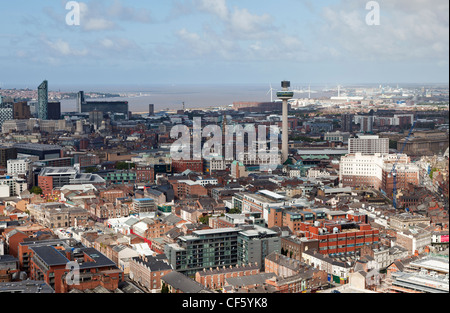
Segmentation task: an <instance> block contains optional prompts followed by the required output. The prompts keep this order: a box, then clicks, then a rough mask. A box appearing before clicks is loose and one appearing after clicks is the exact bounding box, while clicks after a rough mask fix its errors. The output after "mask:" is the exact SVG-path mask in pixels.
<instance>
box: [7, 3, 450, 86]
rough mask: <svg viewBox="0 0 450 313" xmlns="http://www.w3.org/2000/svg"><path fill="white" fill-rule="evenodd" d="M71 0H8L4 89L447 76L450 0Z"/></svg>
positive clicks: (434, 79)
mask: <svg viewBox="0 0 450 313" xmlns="http://www.w3.org/2000/svg"><path fill="white" fill-rule="evenodd" d="M68 2H69V1H65V0H39V1H36V0H15V1H3V3H2V11H1V12H2V19H0V65H1V68H0V88H6V87H16V86H17V87H22V86H24V85H26V86H28V85H30V86H31V87H33V88H34V87H35V86H38V85H39V84H40V82H41V81H42V80H44V79H47V80H49V82H51V85H53V86H72V85H84V86H88V85H129V86H132V85H134V86H145V85H150V84H266V83H267V84H269V83H275V82H279V81H281V80H290V81H294V82H298V83H304V84H352V83H353V84H357V83H375V84H378V83H448V76H449V71H448V68H449V1H448V0H379V1H375V4H377V5H378V7H376V6H373V5H370V4H371V3H372V2H374V1H366V0H364V1H362V0H277V1H275V0H239V1H238V0H164V1H161V0H158V1H156V0H133V1H125V0H84V1H77V2H76V3H77V4H78V5H79V8H80V16H79V17H80V18H79V21H80V23H79V25H68V23H67V21H66V19H67V15H68V14H71V13H72V12H75V11H72V10H71V9H72V7H69V8H68V9H66V5H67V4H68ZM377 8H378V9H379V10H378V11H377ZM377 12H379V15H377ZM378 16H379V23H375V24H374V25H373V23H368V18H369V21H376V17H378ZM70 17H71V18H72V15H70ZM371 24H372V25H371Z"/></svg>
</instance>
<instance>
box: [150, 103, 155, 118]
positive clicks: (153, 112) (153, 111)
mask: <svg viewBox="0 0 450 313" xmlns="http://www.w3.org/2000/svg"><path fill="white" fill-rule="evenodd" d="M148 115H150V116H153V115H155V105H154V104H149V105H148Z"/></svg>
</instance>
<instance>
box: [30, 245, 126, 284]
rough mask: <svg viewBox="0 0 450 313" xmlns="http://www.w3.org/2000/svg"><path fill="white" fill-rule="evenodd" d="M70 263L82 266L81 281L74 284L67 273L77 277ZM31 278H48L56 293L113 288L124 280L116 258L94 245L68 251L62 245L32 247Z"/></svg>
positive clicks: (46, 279)
mask: <svg viewBox="0 0 450 313" xmlns="http://www.w3.org/2000/svg"><path fill="white" fill-rule="evenodd" d="M70 262H72V263H71V264H74V266H76V267H78V269H79V276H78V279H79V280H78V281H76V280H75V281H74V283H73V284H70V280H68V279H66V278H67V275H71V276H69V278H71V277H72V276H73V274H72V273H71V271H70V267H69V266H67V265H68V264H69V263H70ZM75 264H76V265H75ZM75 271H76V269H75ZM74 273H77V272H74ZM30 278H31V279H33V280H43V281H45V282H46V283H48V284H49V285H50V287H52V288H53V289H54V290H55V292H56V293H67V292H69V291H70V290H72V289H77V290H87V289H94V288H96V287H98V286H102V287H104V288H106V289H108V290H110V291H113V290H115V289H117V288H118V285H119V283H120V282H121V281H123V272H122V271H121V270H119V269H118V268H117V266H116V264H114V262H113V261H111V260H110V259H108V258H107V257H105V256H104V255H102V254H101V253H100V252H99V251H97V250H96V249H93V248H79V249H75V250H73V251H71V250H69V251H68V250H65V249H64V248H63V247H61V246H39V247H32V248H31V258H30ZM74 278H75V277H74Z"/></svg>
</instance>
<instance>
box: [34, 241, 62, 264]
mask: <svg viewBox="0 0 450 313" xmlns="http://www.w3.org/2000/svg"><path fill="white" fill-rule="evenodd" d="M31 250H33V251H34V253H35V254H36V255H37V256H39V258H41V259H42V260H43V261H44V262H45V263H46V264H47V265H48V266H57V265H65V264H67V263H68V262H70V261H69V259H67V258H66V257H65V256H64V255H63V254H62V253H61V252H60V251H58V250H57V249H55V247H53V246H42V247H32V248H31Z"/></svg>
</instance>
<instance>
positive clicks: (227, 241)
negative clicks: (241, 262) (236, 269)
mask: <svg viewBox="0 0 450 313" xmlns="http://www.w3.org/2000/svg"><path fill="white" fill-rule="evenodd" d="M239 231H240V230H239V229H238V228H220V229H207V230H197V231H193V232H192V234H191V235H187V236H181V237H180V238H179V240H178V243H176V244H169V245H166V246H165V248H164V253H165V255H166V256H167V258H168V260H169V264H172V267H173V269H174V270H175V271H177V272H182V273H183V274H185V275H195V273H196V272H198V271H202V270H203V269H206V268H216V267H223V266H226V267H229V266H230V265H231V266H234V265H236V264H238V251H237V250H238V233H239Z"/></svg>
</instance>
